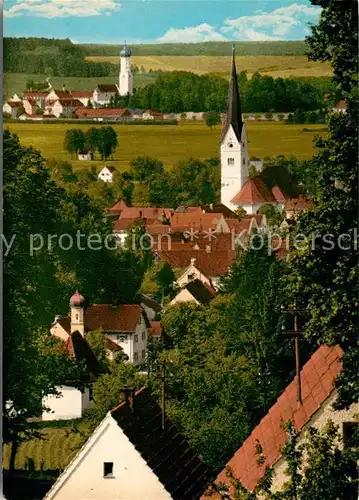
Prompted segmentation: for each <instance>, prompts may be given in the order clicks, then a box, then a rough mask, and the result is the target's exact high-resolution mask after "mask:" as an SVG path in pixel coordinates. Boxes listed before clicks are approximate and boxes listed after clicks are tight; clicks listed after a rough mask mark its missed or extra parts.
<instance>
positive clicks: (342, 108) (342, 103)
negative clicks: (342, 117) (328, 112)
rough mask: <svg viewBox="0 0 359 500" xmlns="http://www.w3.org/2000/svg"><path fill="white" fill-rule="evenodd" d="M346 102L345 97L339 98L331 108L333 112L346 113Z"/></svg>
mask: <svg viewBox="0 0 359 500" xmlns="http://www.w3.org/2000/svg"><path fill="white" fill-rule="evenodd" d="M347 107H348V103H347V101H346V100H345V99H339V101H337V102H336V103H335V105H334V106H333V108H332V112H333V113H346V112H347Z"/></svg>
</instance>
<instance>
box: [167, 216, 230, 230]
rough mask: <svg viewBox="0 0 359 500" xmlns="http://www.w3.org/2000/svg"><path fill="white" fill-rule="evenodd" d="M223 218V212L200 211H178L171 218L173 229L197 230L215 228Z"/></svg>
mask: <svg viewBox="0 0 359 500" xmlns="http://www.w3.org/2000/svg"><path fill="white" fill-rule="evenodd" d="M221 219H223V215H222V214H221V213H202V212H201V213H200V212H176V213H174V214H173V216H172V217H171V220H170V224H171V228H172V231H185V230H190V229H193V230H195V231H207V230H208V229H212V230H214V229H215V228H216V226H217V224H218V222H219V221H220V220H221Z"/></svg>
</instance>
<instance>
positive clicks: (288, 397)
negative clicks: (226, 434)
mask: <svg viewBox="0 0 359 500" xmlns="http://www.w3.org/2000/svg"><path fill="white" fill-rule="evenodd" d="M342 354H343V351H342V350H341V348H340V347H339V346H334V347H328V346H327V345H322V346H320V347H319V349H317V351H316V352H315V353H314V354H313V355H312V357H311V358H310V359H309V361H307V363H306V364H305V365H304V366H303V368H302V370H301V373H300V376H301V392H302V404H301V405H298V402H297V382H296V379H294V380H293V381H292V382H291V383H290V384H289V385H288V386H287V388H286V389H285V391H284V392H283V393H282V394H281V395H280V396H279V398H278V399H277V401H276V403H275V404H274V405H273V406H272V408H271V409H270V410H269V412H268V413H267V415H266V416H265V417H264V418H262V420H261V421H260V423H259V424H258V425H257V427H255V429H254V430H253V431H252V433H251V434H250V436H249V437H248V438H247V439H246V440H245V441H244V443H243V444H242V446H241V447H240V448H239V449H238V451H237V452H236V453H235V454H234V456H233V457H232V458H231V460H230V461H229V462H228V463H227V466H226V467H230V468H231V470H232V471H233V473H234V476H235V477H236V478H238V479H240V481H241V482H242V484H243V485H244V486H245V487H246V488H248V489H249V490H253V489H254V488H255V486H256V485H257V483H258V481H259V480H260V479H261V478H262V477H263V475H264V473H265V468H266V466H269V467H271V466H273V465H274V464H275V463H276V462H277V461H278V460H279V458H280V457H281V449H282V447H283V445H284V444H285V442H286V441H287V434H286V431H285V430H284V429H283V428H282V423H283V422H284V423H285V422H288V421H290V420H292V421H293V423H294V426H295V428H296V429H297V430H298V431H300V430H301V429H302V428H303V427H304V426H305V425H306V424H307V423H308V422H309V421H310V420H311V418H312V416H313V415H314V413H315V412H316V411H317V410H319V408H320V407H321V405H322V403H324V401H325V400H326V399H327V398H328V397H329V396H330V394H331V393H332V392H333V390H334V381H335V378H336V377H337V375H338V374H339V373H340V371H341V363H340V358H341V356H342ZM257 440H258V441H259V443H260V445H261V447H262V448H263V456H264V457H265V461H264V462H263V463H262V464H258V462H257V460H258V456H257V453H256V444H257ZM225 471H226V469H223V470H222V472H221V473H220V474H219V475H218V476H217V479H216V481H215V482H216V483H226V484H228V478H227V476H226V472H225ZM202 498H203V499H205V498H207V496H206V495H204V496H203V497H202ZM212 498H215V497H212Z"/></svg>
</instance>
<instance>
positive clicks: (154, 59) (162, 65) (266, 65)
mask: <svg viewBox="0 0 359 500" xmlns="http://www.w3.org/2000/svg"><path fill="white" fill-rule="evenodd" d="M87 59H88V60H91V61H97V62H110V63H113V64H116V65H119V63H120V58H119V56H89V57H87ZM132 63H133V64H135V65H136V66H138V67H139V68H141V66H143V67H144V68H145V70H146V71H148V70H150V69H152V70H153V71H156V70H162V71H192V72H194V73H197V74H205V73H216V74H222V75H229V70H230V64H231V58H230V57H225V56H133V57H132ZM236 64H237V70H238V71H247V73H248V75H249V76H251V75H252V74H253V73H255V72H256V71H258V72H259V73H261V74H262V75H270V76H273V77H276V78H279V77H281V78H287V77H290V76H296V77H303V76H307V77H309V76H310V77H319V76H331V75H332V68H331V65H330V64H329V63H320V62H314V61H308V59H307V57H305V56H237V57H236Z"/></svg>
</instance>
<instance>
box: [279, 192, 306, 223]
mask: <svg viewBox="0 0 359 500" xmlns="http://www.w3.org/2000/svg"><path fill="white" fill-rule="evenodd" d="M312 207H313V201H312V200H309V199H308V198H305V197H304V196H301V195H300V196H298V197H296V198H289V199H287V200H286V201H285V203H284V208H283V210H284V213H285V217H286V219H296V218H297V217H299V215H300V214H301V213H303V212H305V211H307V210H309V209H310V208H312Z"/></svg>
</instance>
